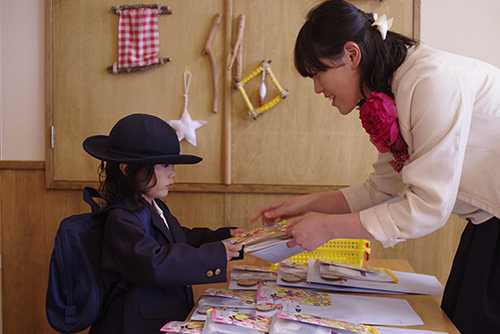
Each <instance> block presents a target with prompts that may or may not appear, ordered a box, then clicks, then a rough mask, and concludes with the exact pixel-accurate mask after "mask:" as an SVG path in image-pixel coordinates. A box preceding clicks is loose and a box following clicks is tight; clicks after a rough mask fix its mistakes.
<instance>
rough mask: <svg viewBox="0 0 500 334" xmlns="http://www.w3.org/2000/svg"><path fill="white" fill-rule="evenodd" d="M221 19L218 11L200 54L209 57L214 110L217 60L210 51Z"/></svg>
mask: <svg viewBox="0 0 500 334" xmlns="http://www.w3.org/2000/svg"><path fill="white" fill-rule="evenodd" d="M221 19H222V14H220V13H218V14H217V15H216V16H215V20H214V24H213V25H212V29H211V30H210V35H208V39H207V43H206V44H205V49H203V52H202V53H201V54H202V55H205V54H207V55H208V57H209V58H210V64H211V65H212V77H213V83H214V107H213V110H214V112H217V111H218V105H219V70H218V68H217V61H216V60H215V55H214V53H213V51H212V41H213V39H214V35H215V32H216V31H217V28H218V27H219V25H220V21H221Z"/></svg>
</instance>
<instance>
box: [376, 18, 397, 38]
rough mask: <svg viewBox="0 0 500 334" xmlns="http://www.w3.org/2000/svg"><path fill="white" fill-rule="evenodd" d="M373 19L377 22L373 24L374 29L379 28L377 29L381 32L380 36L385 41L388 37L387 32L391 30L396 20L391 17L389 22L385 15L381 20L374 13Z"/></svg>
mask: <svg viewBox="0 0 500 334" xmlns="http://www.w3.org/2000/svg"><path fill="white" fill-rule="evenodd" d="M373 19H374V20H375V22H373V23H372V27H373V26H377V29H378V31H379V32H380V35H381V36H382V39H383V40H385V37H386V36H387V31H388V30H389V29H391V27H392V21H393V20H394V18H393V17H391V18H390V19H389V20H388V19H387V16H385V14H384V15H382V16H381V17H380V18H379V17H378V15H377V14H375V13H374V14H373Z"/></svg>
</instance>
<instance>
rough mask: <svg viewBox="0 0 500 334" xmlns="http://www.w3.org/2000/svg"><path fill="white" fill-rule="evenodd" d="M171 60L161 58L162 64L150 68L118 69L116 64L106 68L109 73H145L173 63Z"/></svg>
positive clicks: (149, 66)
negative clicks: (170, 62)
mask: <svg viewBox="0 0 500 334" xmlns="http://www.w3.org/2000/svg"><path fill="white" fill-rule="evenodd" d="M171 60H172V59H171V58H160V62H159V63H157V64H152V65H148V66H137V67H127V68H118V63H117V62H115V63H114V64H113V66H108V67H106V70H108V72H109V73H112V74H118V73H131V72H144V71H147V70H149V69H150V68H153V67H156V66H160V65H163V64H165V63H168V62H169V61H171Z"/></svg>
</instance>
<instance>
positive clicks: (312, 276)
mask: <svg viewBox="0 0 500 334" xmlns="http://www.w3.org/2000/svg"><path fill="white" fill-rule="evenodd" d="M392 272H393V274H394V275H396V277H397V278H398V279H399V282H398V283H384V282H370V281H362V280H355V279H348V280H347V281H343V282H340V281H327V280H324V279H322V278H321V274H320V272H319V267H318V264H317V263H316V260H314V259H309V262H308V269H307V281H308V282H311V283H321V284H329V285H334V286H348V287H353V288H364V289H372V290H382V291H395V292H403V293H417V294H423V295H442V294H443V291H444V287H443V285H442V284H441V283H440V282H439V281H438V280H437V278H436V277H435V276H430V275H424V274H416V273H407V272H403V271H394V270H393V271H392Z"/></svg>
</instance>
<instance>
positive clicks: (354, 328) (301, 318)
mask: <svg viewBox="0 0 500 334" xmlns="http://www.w3.org/2000/svg"><path fill="white" fill-rule="evenodd" d="M277 316H278V317H279V318H281V319H286V320H290V321H297V322H302V323H307V324H311V325H316V326H322V327H328V328H332V329H335V330H340V331H342V333H362V334H370V333H378V331H377V330H376V329H374V328H373V327H370V326H365V325H362V324H356V323H352V322H346V321H340V320H335V319H330V318H325V317H320V316H315V315H309V314H304V313H297V312H290V311H284V310H279V311H278V315H277Z"/></svg>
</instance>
